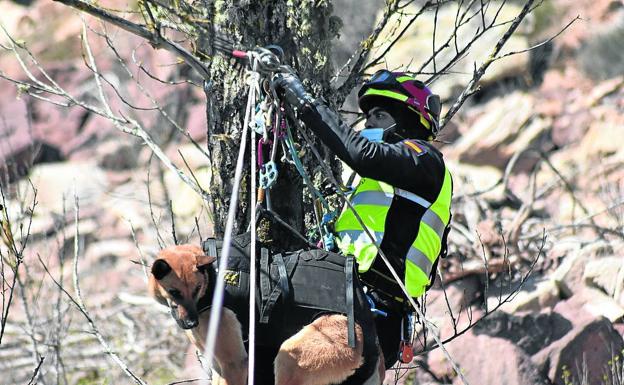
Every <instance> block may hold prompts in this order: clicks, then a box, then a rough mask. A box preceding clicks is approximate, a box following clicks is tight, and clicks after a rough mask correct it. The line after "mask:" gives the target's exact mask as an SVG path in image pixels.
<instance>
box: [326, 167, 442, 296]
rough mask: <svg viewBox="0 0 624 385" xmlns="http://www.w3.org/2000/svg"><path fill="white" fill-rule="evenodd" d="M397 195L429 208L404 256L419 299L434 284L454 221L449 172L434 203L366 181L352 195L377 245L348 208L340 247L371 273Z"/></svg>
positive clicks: (409, 283)
mask: <svg viewBox="0 0 624 385" xmlns="http://www.w3.org/2000/svg"><path fill="white" fill-rule="evenodd" d="M394 195H398V196H401V197H403V198H405V199H409V200H410V201H412V202H414V203H416V204H418V205H420V206H422V207H424V208H425V209H426V210H425V213H424V214H423V216H422V218H421V219H420V225H419V231H418V234H417V236H416V237H415V240H414V242H413V243H412V245H411V246H410V248H409V250H408V252H407V255H405V256H404V257H405V259H406V262H405V279H404V282H405V286H406V288H407V291H408V293H409V294H410V295H411V296H413V297H418V296H420V295H422V294H423V293H424V292H425V288H426V286H427V285H428V284H429V282H430V279H429V278H430V274H431V269H432V267H433V264H434V262H435V261H436V259H437V258H438V255H439V254H440V250H441V248H442V237H443V235H444V230H445V228H446V226H447V225H448V222H449V219H450V206H451V195H452V180H451V174H450V172H449V171H448V169H446V170H445V172H444V182H443V183H442V188H441V189H440V192H439V193H438V197H437V198H436V200H435V201H434V202H433V203H431V202H429V201H427V200H426V199H424V198H422V197H420V196H419V195H417V194H414V193H412V192H409V191H405V190H401V189H398V188H393V187H392V186H390V185H388V184H386V183H383V182H379V181H376V180H373V179H369V178H364V179H362V180H361V181H360V184H359V185H358V187H357V188H356V190H355V192H354V193H353V195H352V196H351V204H352V205H353V207H354V209H355V211H356V212H357V213H358V215H359V216H360V217H361V219H362V221H363V222H364V224H365V225H366V227H367V228H368V229H369V231H370V232H371V234H372V235H373V237H374V238H375V239H374V242H372V241H371V239H370V238H369V236H368V235H367V234H366V232H365V231H364V230H363V228H362V226H361V225H360V223H359V221H358V220H357V218H356V217H355V215H354V214H353V212H352V211H351V209H350V208H348V207H347V209H346V210H345V211H344V212H343V213H342V214H341V215H340V217H339V218H338V220H337V221H336V225H335V230H336V233H337V234H338V237H339V240H338V246H339V247H340V250H341V251H342V252H343V253H344V254H352V255H354V256H355V258H356V259H357V261H358V270H359V272H360V273H363V272H366V271H368V269H369V268H370V267H371V265H372V264H373V262H374V260H375V258H376V256H377V246H378V245H379V244H380V243H381V240H382V239H383V235H384V227H385V221H386V216H387V215H388V210H389V209H390V205H391V204H392V199H393V197H394Z"/></svg>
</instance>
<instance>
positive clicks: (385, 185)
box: [273, 70, 453, 368]
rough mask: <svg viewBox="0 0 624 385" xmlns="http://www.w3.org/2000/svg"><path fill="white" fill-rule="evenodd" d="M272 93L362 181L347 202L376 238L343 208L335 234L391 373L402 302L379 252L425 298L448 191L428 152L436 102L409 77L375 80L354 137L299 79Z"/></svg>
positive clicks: (280, 83)
mask: <svg viewBox="0 0 624 385" xmlns="http://www.w3.org/2000/svg"><path fill="white" fill-rule="evenodd" d="M273 87H274V88H275V89H276V91H277V93H278V95H280V98H281V99H282V100H284V101H285V102H287V103H288V104H290V105H291V106H293V107H294V108H295V109H296V110H297V113H298V117H299V119H301V120H302V121H303V122H304V123H305V124H306V125H307V126H308V127H309V128H310V129H311V130H312V131H314V133H315V134H316V135H317V136H318V137H319V138H320V139H321V141H322V142H323V143H324V144H325V145H326V146H327V147H329V148H330V149H331V150H332V151H333V152H334V153H335V154H336V155H337V156H338V158H340V159H341V160H342V161H343V162H345V163H346V164H347V165H348V166H349V167H351V169H353V170H354V171H355V172H356V173H357V174H359V175H360V177H361V179H360V182H359V184H358V185H357V187H356V188H355V190H354V192H353V193H352V194H351V196H350V198H349V199H350V201H351V204H352V205H353V207H354V208H355V211H356V212H357V214H358V215H359V217H360V218H361V220H362V222H363V223H364V225H366V227H367V228H368V229H369V231H370V233H371V234H372V236H373V238H374V239H371V238H370V236H369V235H367V233H366V232H365V231H363V227H362V224H361V223H360V221H359V220H358V219H357V217H356V215H355V214H354V213H353V211H352V210H351V209H350V208H348V207H347V208H346V209H345V210H344V211H343V213H342V214H341V215H340V216H339V217H338V219H337V221H336V223H335V225H334V230H335V233H336V236H337V238H338V242H337V244H338V247H339V248H340V251H341V252H342V253H344V254H352V255H353V256H355V259H356V260H357V263H358V271H359V273H360V278H361V279H362V281H363V282H364V283H365V285H366V286H367V287H368V289H369V291H368V294H369V296H370V297H371V298H372V300H373V304H374V306H375V307H376V308H377V309H379V310H380V311H381V312H377V315H376V324H377V331H378V335H379V339H380V344H381V347H382V350H383V353H384V356H385V360H386V368H389V367H391V366H392V365H394V363H395V362H396V361H397V359H398V357H399V354H398V353H400V352H399V345H400V343H401V341H402V340H406V339H407V338H408V337H409V336H407V335H405V334H404V333H403V330H404V327H405V325H406V324H407V320H406V319H405V316H406V314H407V312H408V311H409V303H408V302H407V300H405V295H404V294H403V292H402V290H401V289H400V287H399V286H398V284H397V283H396V281H395V280H394V279H393V278H392V275H391V273H390V271H389V270H388V268H387V266H386V264H385V263H384V261H383V260H382V258H380V257H378V247H379V248H381V250H382V251H383V253H384V255H385V256H386V257H387V258H388V259H389V261H390V263H391V265H392V267H393V268H394V270H395V271H396V272H397V273H398V275H399V277H401V278H402V279H403V283H404V284H405V287H406V289H407V291H408V293H409V295H410V296H412V297H420V296H422V295H423V294H424V293H425V291H426V290H427V289H428V287H429V286H430V285H431V283H432V280H433V278H434V277H435V274H436V266H437V262H438V258H439V257H440V256H441V255H444V254H445V253H446V234H447V232H448V228H449V222H450V219H451V197H452V190H453V184H452V180H451V174H450V173H449V170H448V169H447V168H446V166H445V164H444V159H443V157H442V154H441V153H440V152H439V151H438V150H437V149H436V148H435V147H434V146H433V145H432V144H431V143H430V142H431V141H432V140H433V139H434V138H435V137H436V135H437V133H438V129H439V126H438V118H439V115H440V98H439V96H438V95H435V94H433V93H432V92H431V90H430V89H429V88H428V87H426V86H425V85H424V84H423V83H422V82H420V81H418V80H416V79H415V78H414V77H413V76H411V75H408V74H406V73H402V72H390V71H387V70H382V71H379V72H377V73H376V74H374V75H373V76H372V77H371V78H370V80H369V81H368V82H366V83H365V84H364V85H363V86H362V88H361V89H360V90H359V92H358V96H359V105H360V108H361V109H362V111H363V112H364V113H365V114H366V124H365V128H364V129H363V130H361V131H360V132H356V131H354V130H352V129H350V128H349V126H348V125H346V124H345V123H343V122H342V121H341V120H340V118H339V117H338V115H337V114H336V113H335V112H334V111H332V110H331V109H330V108H329V107H328V106H327V104H326V103H325V102H324V101H323V100H319V99H314V98H312V96H310V95H309V94H308V93H307V92H306V90H305V88H304V86H303V84H302V83H301V81H300V80H299V79H298V78H297V76H296V75H293V74H279V75H276V77H275V78H274V80H273ZM382 312H383V313H385V315H383V314H382ZM402 335H403V337H402Z"/></svg>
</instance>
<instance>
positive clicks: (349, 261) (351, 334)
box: [345, 255, 355, 348]
mask: <svg viewBox="0 0 624 385" xmlns="http://www.w3.org/2000/svg"><path fill="white" fill-rule="evenodd" d="M345 289H346V293H345V294H346V310H347V323H348V326H347V341H348V343H349V347H351V348H355V313H354V310H353V256H352V255H347V256H346V261H345Z"/></svg>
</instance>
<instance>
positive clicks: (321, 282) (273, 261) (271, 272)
mask: <svg viewBox="0 0 624 385" xmlns="http://www.w3.org/2000/svg"><path fill="white" fill-rule="evenodd" d="M222 247H223V244H222V241H220V240H216V239H208V240H206V241H204V243H203V249H204V252H206V253H207V254H208V255H216V256H217V258H218V259H219V258H220V255H221V248H222ZM249 251H250V235H249V233H246V234H243V235H240V236H237V237H233V239H232V245H231V248H230V256H229V258H228V263H227V267H226V271H225V273H224V279H225V292H224V298H223V306H224V307H226V308H228V309H230V310H232V311H233V312H234V313H235V314H236V316H237V318H238V321H239V322H240V323H241V326H242V330H243V338H244V339H245V340H247V332H248V329H249V278H250V275H249V271H250V269H249V267H250V266H249V264H250V258H249V255H250V252H249ZM259 255H260V266H259V269H258V270H257V271H258V279H257V282H258V286H257V288H256V345H257V346H259V347H266V348H270V349H273V350H272V351H275V352H277V349H278V348H279V346H280V345H281V344H282V343H283V342H284V341H285V340H286V339H288V338H290V337H291V336H292V335H294V334H295V333H297V332H298V331H300V330H301V328H302V327H304V326H305V325H307V324H309V323H311V322H312V321H314V320H315V319H316V318H318V317H320V316H322V315H325V314H344V315H345V316H347V319H348V324H349V327H348V341H349V345H351V346H355V323H356V322H357V323H358V324H359V325H360V326H361V327H362V329H363V330H364V331H365V333H364V364H363V365H362V366H361V367H360V368H358V369H357V370H356V372H355V373H354V374H353V375H352V376H351V377H349V379H348V380H347V381H346V382H344V384H351V383H353V384H357V383H363V382H364V381H365V380H366V379H368V378H369V377H370V376H371V375H372V373H373V372H374V371H375V369H376V365H377V359H378V343H377V335H376V331H375V324H374V320H373V316H372V314H371V312H370V309H369V307H368V302H367V299H366V297H365V294H364V291H363V290H362V286H361V284H360V282H359V280H358V279H357V277H356V278H354V276H356V274H355V267H354V261H353V258H352V257H347V258H346V257H344V256H342V255H339V254H336V253H332V252H328V251H325V250H318V249H314V250H299V251H295V252H288V253H277V254H272V253H271V252H270V251H269V250H268V249H266V248H260V250H259ZM213 265H214V264H213ZM211 270H212V274H213V275H212V276H211V277H209V278H210V279H211V280H212V281H213V282H214V281H215V280H216V271H215V270H214V268H213V269H211ZM210 285H211V286H210V288H211V289H212V290H208V291H207V293H206V295H205V296H204V297H203V298H201V299H200V301H199V303H198V308H199V309H202V308H206V309H207V308H209V306H210V304H211V301H212V294H213V293H214V284H212V283H211V284H210ZM207 297H210V298H207ZM274 358H275V357H271V360H270V362H272V360H273V359H274Z"/></svg>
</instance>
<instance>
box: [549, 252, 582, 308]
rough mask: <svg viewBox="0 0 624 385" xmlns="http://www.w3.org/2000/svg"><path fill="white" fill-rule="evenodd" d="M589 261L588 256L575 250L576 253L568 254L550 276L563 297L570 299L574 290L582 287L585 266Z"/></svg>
mask: <svg viewBox="0 0 624 385" xmlns="http://www.w3.org/2000/svg"><path fill="white" fill-rule="evenodd" d="M589 261H590V257H589V255H587V254H586V253H581V252H580V250H578V249H577V250H576V252H570V253H568V254H567V255H566V256H565V258H563V259H562V262H561V265H559V267H557V269H556V270H555V271H554V273H552V274H551V275H550V277H551V279H552V280H553V281H554V282H556V284H557V286H558V287H559V290H560V291H561V294H562V295H563V296H564V297H571V296H572V295H573V294H574V291H575V290H574V288H576V287H578V286H580V285H582V282H583V274H584V272H585V266H586V265H587V263H588V262H589Z"/></svg>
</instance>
